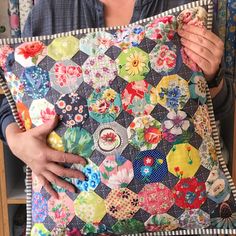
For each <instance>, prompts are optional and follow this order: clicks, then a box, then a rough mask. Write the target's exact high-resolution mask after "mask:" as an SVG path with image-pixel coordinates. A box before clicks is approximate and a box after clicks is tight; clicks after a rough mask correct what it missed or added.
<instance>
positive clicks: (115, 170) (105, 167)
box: [99, 155, 134, 189]
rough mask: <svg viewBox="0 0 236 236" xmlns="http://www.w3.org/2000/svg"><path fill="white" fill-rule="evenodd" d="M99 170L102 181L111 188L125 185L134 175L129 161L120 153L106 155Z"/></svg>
mask: <svg viewBox="0 0 236 236" xmlns="http://www.w3.org/2000/svg"><path fill="white" fill-rule="evenodd" d="M99 170H100V173H101V180H102V182H103V183H104V184H106V185H107V186H108V187H109V188H111V189H116V188H125V187H127V186H128V185H129V183H130V182H131V180H132V179H133V177H134V171H133V165H132V163H131V161H129V160H127V159H125V158H124V157H123V156H120V155H113V156H107V157H106V159H105V160H104V161H103V162H102V164H101V165H100V166H99Z"/></svg>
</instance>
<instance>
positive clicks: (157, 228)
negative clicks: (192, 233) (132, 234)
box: [145, 213, 179, 232]
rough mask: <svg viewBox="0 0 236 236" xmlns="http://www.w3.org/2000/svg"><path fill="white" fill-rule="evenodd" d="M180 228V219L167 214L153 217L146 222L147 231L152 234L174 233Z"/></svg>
mask: <svg viewBox="0 0 236 236" xmlns="http://www.w3.org/2000/svg"><path fill="white" fill-rule="evenodd" d="M178 227H179V221H178V219H176V218H174V217H173V216H170V215H168V214H166V213H164V214H159V215H154V216H151V217H150V218H149V219H148V220H147V221H146V222H145V229H146V230H147V231H150V232H161V231H172V230H175V229H177V228H178Z"/></svg>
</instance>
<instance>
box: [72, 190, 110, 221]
mask: <svg viewBox="0 0 236 236" xmlns="http://www.w3.org/2000/svg"><path fill="white" fill-rule="evenodd" d="M74 208H75V214H76V216H78V217H79V218H80V219H81V220H83V221H84V222H86V223H97V224H98V223H99V222H100V221H101V220H102V218H103V217H104V216H105V214H106V207H105V202H104V200H103V199H102V198H101V197H100V196H98V195H97V194H96V193H95V192H93V191H89V192H81V193H80V194H79V196H78V197H77V198H76V199H75V201H74Z"/></svg>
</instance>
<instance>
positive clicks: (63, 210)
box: [48, 193, 75, 226]
mask: <svg viewBox="0 0 236 236" xmlns="http://www.w3.org/2000/svg"><path fill="white" fill-rule="evenodd" d="M58 194H59V196H60V197H59V199H55V198H50V199H49V200H48V215H49V216H50V217H51V218H52V220H53V221H54V222H55V223H56V224H57V225H61V226H66V225H67V224H68V222H70V221H71V220H72V219H73V217H74V216H75V213H74V212H75V210H74V204H73V201H72V200H71V199H70V198H69V197H68V196H67V194H66V193H58Z"/></svg>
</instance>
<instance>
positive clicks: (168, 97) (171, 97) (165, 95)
mask: <svg viewBox="0 0 236 236" xmlns="http://www.w3.org/2000/svg"><path fill="white" fill-rule="evenodd" d="M189 98H190V94H189V87H188V82H187V81H186V80H184V79H182V78H181V77H180V76H178V75H170V76H164V77H163V78H162V80H161V81H160V82H159V84H158V85H157V87H156V88H153V89H152V90H151V95H150V100H151V103H152V104H157V103H159V104H161V105H162V106H163V107H165V108H166V109H168V110H175V111H176V110H180V109H182V108H183V107H184V106H185V104H186V103H187V101H188V100H189Z"/></svg>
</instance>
